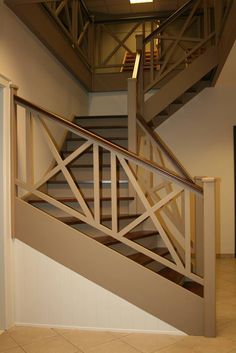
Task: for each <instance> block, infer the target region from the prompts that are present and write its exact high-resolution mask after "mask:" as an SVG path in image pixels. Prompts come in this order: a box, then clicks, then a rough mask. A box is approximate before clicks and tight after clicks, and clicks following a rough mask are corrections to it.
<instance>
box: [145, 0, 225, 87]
mask: <svg viewBox="0 0 236 353" xmlns="http://www.w3.org/2000/svg"><path fill="white" fill-rule="evenodd" d="M230 5H231V4H230V1H227V2H226V1H215V2H214V3H213V4H210V3H209V2H208V1H206V0H197V1H188V2H187V3H186V4H185V5H184V6H183V7H182V8H180V9H178V10H177V11H176V12H175V13H174V14H173V15H172V16H170V18H168V19H167V20H166V21H164V22H163V23H162V24H160V26H159V27H158V28H157V29H156V30H155V31H153V32H152V33H151V34H150V35H149V36H147V37H146V38H144V40H143V44H144V46H143V52H144V53H145V51H147V50H148V51H150V52H151V57H152V59H151V65H150V69H149V74H148V79H147V81H146V83H145V87H144V91H145V92H147V91H149V90H150V89H152V88H153V87H158V86H160V85H161V84H162V81H163V80H164V79H165V82H166V79H170V78H172V77H173V74H174V73H175V72H178V71H179V70H183V69H184V68H186V67H188V65H189V64H191V63H192V62H193V61H194V60H195V59H197V58H198V57H199V56H200V55H202V54H203V53H204V52H205V51H206V50H207V49H208V48H209V47H211V46H214V45H216V44H217V42H218V40H219V36H220V31H221V30H222V25H223V21H224V18H225V16H226V14H227V12H228V9H229V8H230ZM155 50H158V54H159V55H158V58H155V57H154V51H155Z"/></svg>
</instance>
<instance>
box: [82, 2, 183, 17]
mask: <svg viewBox="0 0 236 353" xmlns="http://www.w3.org/2000/svg"><path fill="white" fill-rule="evenodd" d="M186 2H187V0H153V3H146V4H132V5H131V4H130V2H129V0H84V3H85V5H86V6H87V8H88V10H89V11H90V12H91V13H106V14H110V15H111V14H114V15H118V14H135V13H151V12H169V11H174V10H176V9H178V8H179V7H180V6H182V5H183V4H185V3H186Z"/></svg>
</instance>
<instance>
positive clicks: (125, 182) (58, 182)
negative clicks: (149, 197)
mask: <svg viewBox="0 0 236 353" xmlns="http://www.w3.org/2000/svg"><path fill="white" fill-rule="evenodd" d="M75 182H76V183H77V184H93V183H94V181H93V180H76V181H75ZM128 182H129V181H128V180H117V183H118V184H128ZM47 184H68V182H67V181H66V180H49V181H48V182H47ZM100 184H111V180H100Z"/></svg>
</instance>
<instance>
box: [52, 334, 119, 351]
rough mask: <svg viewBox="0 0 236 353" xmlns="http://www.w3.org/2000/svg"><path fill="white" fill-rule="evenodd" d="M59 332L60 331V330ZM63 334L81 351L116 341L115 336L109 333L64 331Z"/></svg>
mask: <svg viewBox="0 0 236 353" xmlns="http://www.w3.org/2000/svg"><path fill="white" fill-rule="evenodd" d="M57 332H60V331H59V330H58V331H57ZM61 334H62V335H63V336H64V337H65V338H66V339H67V340H68V341H69V342H71V343H72V344H74V345H75V346H76V347H78V348H79V349H81V350H85V349H90V348H92V347H95V346H97V345H100V344H103V343H107V342H109V341H112V340H115V337H114V335H112V334H111V333H109V332H100V331H83V330H62V331H61Z"/></svg>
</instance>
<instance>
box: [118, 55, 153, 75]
mask: <svg viewBox="0 0 236 353" xmlns="http://www.w3.org/2000/svg"><path fill="white" fill-rule="evenodd" d="M135 57H136V53H132V54H131V53H129V52H126V53H125V56H124V60H123V66H122V68H121V72H123V71H133V69H134V63H135ZM151 57H152V53H151V52H150V51H146V52H145V58H144V70H149V69H150V66H151V60H152V59H151ZM157 59H158V52H157V50H155V52H154V53H153V60H154V65H155V63H156V62H157ZM155 69H158V66H157V65H156V67H155Z"/></svg>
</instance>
